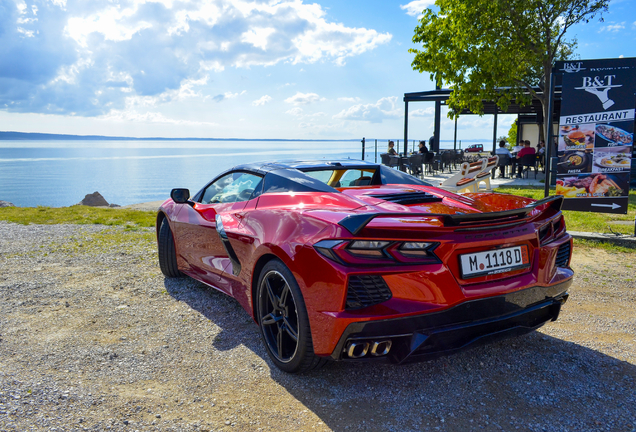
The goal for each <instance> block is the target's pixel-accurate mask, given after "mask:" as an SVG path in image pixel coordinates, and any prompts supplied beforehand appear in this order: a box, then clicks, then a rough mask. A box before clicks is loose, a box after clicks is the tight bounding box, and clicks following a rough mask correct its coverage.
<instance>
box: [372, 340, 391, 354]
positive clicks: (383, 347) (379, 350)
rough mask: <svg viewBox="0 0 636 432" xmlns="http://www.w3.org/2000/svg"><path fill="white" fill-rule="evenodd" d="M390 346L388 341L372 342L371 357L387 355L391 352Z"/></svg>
mask: <svg viewBox="0 0 636 432" xmlns="http://www.w3.org/2000/svg"><path fill="white" fill-rule="evenodd" d="M391 345H392V342H391V341H390V340H385V341H380V342H373V345H371V355H372V356H376V357H379V356H383V355H387V354H388V353H389V351H391Z"/></svg>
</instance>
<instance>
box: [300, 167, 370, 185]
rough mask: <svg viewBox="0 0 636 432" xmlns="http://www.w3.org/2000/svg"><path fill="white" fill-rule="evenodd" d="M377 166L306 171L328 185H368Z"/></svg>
mask: <svg viewBox="0 0 636 432" xmlns="http://www.w3.org/2000/svg"><path fill="white" fill-rule="evenodd" d="M376 169H377V168H376V167H373V168H340V169H330V168H326V169H321V170H311V171H304V173H305V174H306V175H308V176H309V177H312V178H315V179H316V180H319V181H321V182H323V183H326V184H327V185H329V186H331V187H334V188H338V187H355V186H368V185H370V184H371V182H372V180H373V176H374V175H375V171H376Z"/></svg>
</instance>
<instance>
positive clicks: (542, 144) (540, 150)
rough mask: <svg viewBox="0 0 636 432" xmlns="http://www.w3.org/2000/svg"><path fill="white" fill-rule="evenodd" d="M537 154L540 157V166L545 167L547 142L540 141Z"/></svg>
mask: <svg viewBox="0 0 636 432" xmlns="http://www.w3.org/2000/svg"><path fill="white" fill-rule="evenodd" d="M537 154H538V155H539V165H540V166H541V167H543V161H544V159H545V141H539V145H538V146H537Z"/></svg>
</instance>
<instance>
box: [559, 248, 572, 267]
mask: <svg viewBox="0 0 636 432" xmlns="http://www.w3.org/2000/svg"><path fill="white" fill-rule="evenodd" d="M570 252H571V248H570V242H566V243H563V244H562V245H561V246H559V250H558V251H557V256H556V261H555V264H556V266H557V267H567V266H568V262H570Z"/></svg>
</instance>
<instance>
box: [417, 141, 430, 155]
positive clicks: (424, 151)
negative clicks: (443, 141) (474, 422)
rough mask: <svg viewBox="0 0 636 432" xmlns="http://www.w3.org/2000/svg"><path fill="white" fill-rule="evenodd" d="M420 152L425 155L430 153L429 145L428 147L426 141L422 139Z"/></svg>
mask: <svg viewBox="0 0 636 432" xmlns="http://www.w3.org/2000/svg"><path fill="white" fill-rule="evenodd" d="M419 153H420V154H423V155H425V154H426V153H428V147H426V141H424V140H422V141H420V150H419Z"/></svg>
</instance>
